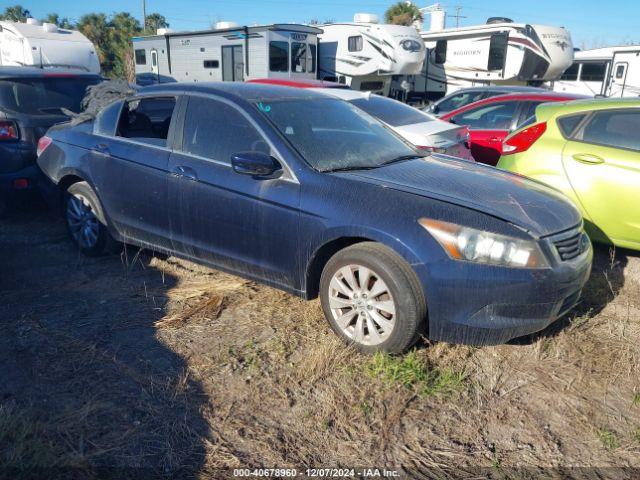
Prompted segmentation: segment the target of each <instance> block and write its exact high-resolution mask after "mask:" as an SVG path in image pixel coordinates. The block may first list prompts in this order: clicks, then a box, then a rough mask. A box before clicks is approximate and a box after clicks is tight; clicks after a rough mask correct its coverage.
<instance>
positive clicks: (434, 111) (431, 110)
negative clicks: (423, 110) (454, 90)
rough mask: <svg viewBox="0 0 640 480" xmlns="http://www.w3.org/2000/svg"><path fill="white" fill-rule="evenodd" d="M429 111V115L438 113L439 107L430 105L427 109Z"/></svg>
mask: <svg viewBox="0 0 640 480" xmlns="http://www.w3.org/2000/svg"><path fill="white" fill-rule="evenodd" d="M429 111H430V112H431V113H438V112H439V111H440V107H439V106H438V105H435V104H432V105H431V106H430V107H429Z"/></svg>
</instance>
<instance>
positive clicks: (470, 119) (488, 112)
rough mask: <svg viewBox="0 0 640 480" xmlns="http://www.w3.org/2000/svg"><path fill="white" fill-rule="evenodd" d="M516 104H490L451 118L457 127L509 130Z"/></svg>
mask: <svg viewBox="0 0 640 480" xmlns="http://www.w3.org/2000/svg"><path fill="white" fill-rule="evenodd" d="M517 104H518V102H502V103H492V104H490V105H482V106H480V107H476V108H472V109H471V110H468V111H466V112H464V113H461V114H459V115H456V116H455V117H453V119H452V120H453V122H454V123H456V124H458V125H468V126H469V128H474V129H483V130H485V129H486V130H509V129H510V128H511V123H512V121H513V116H514V115H515V113H516V106H517Z"/></svg>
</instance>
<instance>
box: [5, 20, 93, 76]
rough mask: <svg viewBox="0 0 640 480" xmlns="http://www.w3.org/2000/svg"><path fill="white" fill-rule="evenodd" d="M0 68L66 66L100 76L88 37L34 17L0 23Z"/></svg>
mask: <svg viewBox="0 0 640 480" xmlns="http://www.w3.org/2000/svg"><path fill="white" fill-rule="evenodd" d="M0 65H2V66H27V65H28V66H35V67H40V68H47V67H65V68H76V69H80V70H84V71H87V72H91V73H96V74H98V73H100V60H99V59H98V55H97V54H96V49H95V47H94V46H93V44H92V43H91V42H90V41H89V40H88V39H87V37H85V36H84V35H83V34H82V33H80V32H78V31H76V30H67V29H63V28H58V27H57V26H56V25H54V24H53V23H41V22H39V21H38V20H36V19H34V18H27V21H26V22H25V23H22V22H10V21H4V20H3V21H0Z"/></svg>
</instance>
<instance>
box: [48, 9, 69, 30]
mask: <svg viewBox="0 0 640 480" xmlns="http://www.w3.org/2000/svg"><path fill="white" fill-rule="evenodd" d="M42 22H43V23H44V22H46V23H53V24H54V25H57V26H58V27H60V28H64V29H67V30H70V29H73V28H74V25H73V23H71V21H70V20H69V19H68V18H67V17H63V18H60V15H58V14H57V13H49V14H48V15H47V16H46V17H44V18H43V19H42Z"/></svg>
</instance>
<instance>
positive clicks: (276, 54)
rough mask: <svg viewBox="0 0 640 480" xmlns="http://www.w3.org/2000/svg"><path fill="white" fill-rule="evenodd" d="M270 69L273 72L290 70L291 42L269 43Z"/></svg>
mask: <svg viewBox="0 0 640 480" xmlns="http://www.w3.org/2000/svg"><path fill="white" fill-rule="evenodd" d="M269 70H271V71H272V72H287V71H289V43H288V42H270V43H269Z"/></svg>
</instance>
